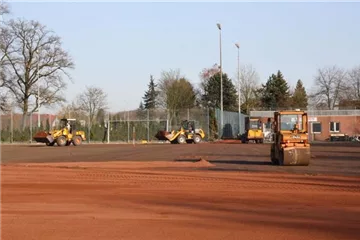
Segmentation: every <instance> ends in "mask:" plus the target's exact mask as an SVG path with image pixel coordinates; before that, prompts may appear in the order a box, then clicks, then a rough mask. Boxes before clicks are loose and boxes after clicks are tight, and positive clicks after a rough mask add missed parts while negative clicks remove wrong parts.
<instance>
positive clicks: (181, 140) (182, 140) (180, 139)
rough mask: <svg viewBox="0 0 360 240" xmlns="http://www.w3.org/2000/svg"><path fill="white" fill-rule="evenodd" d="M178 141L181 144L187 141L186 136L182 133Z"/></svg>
mask: <svg viewBox="0 0 360 240" xmlns="http://www.w3.org/2000/svg"><path fill="white" fill-rule="evenodd" d="M177 142H178V143H180V144H183V143H186V137H185V136H184V135H182V134H180V135H179V136H178V137H177Z"/></svg>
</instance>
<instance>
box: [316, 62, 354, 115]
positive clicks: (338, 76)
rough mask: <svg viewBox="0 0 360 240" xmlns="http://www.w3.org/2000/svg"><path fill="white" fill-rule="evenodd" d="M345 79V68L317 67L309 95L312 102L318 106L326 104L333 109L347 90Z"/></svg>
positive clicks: (321, 106) (322, 106) (327, 107)
mask: <svg viewBox="0 0 360 240" xmlns="http://www.w3.org/2000/svg"><path fill="white" fill-rule="evenodd" d="M346 80H347V79H346V72H345V70H344V69H342V68H339V67H337V66H331V67H324V68H321V69H318V71H317V75H316V77H315V88H314V92H313V93H312V94H311V95H310V98H311V100H312V102H313V103H314V104H315V105H316V106H317V107H318V108H324V107H325V106H326V109H329V110H333V109H334V108H335V107H336V106H337V105H338V104H339V101H340V100H341V99H342V98H343V97H345V96H346V94H347V92H348V90H349V89H348V87H347V85H346Z"/></svg>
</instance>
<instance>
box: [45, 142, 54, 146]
mask: <svg viewBox="0 0 360 240" xmlns="http://www.w3.org/2000/svg"><path fill="white" fill-rule="evenodd" d="M54 144H55V142H51V143H46V146H49V147H52V146H54Z"/></svg>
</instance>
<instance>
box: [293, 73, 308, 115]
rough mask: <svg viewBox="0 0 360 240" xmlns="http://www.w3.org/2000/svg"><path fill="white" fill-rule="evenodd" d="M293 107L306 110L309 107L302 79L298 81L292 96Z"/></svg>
mask: <svg viewBox="0 0 360 240" xmlns="http://www.w3.org/2000/svg"><path fill="white" fill-rule="evenodd" d="M291 105H292V107H293V108H300V109H306V108H307V106H308V97H307V94H306V90H305V88H304V86H303V83H302V81H301V80H300V79H299V80H298V81H297V83H296V87H295V90H294V93H293V94H292V96H291Z"/></svg>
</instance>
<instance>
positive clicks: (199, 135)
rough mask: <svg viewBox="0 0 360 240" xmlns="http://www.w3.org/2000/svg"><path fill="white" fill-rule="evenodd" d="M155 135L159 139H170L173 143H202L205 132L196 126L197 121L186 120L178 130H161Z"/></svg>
mask: <svg viewBox="0 0 360 240" xmlns="http://www.w3.org/2000/svg"><path fill="white" fill-rule="evenodd" d="M155 137H156V138H157V139H158V140H163V141H170V143H172V144H177V143H180V144H183V143H200V142H202V140H203V139H204V138H205V132H204V131H203V130H202V129H200V128H199V129H198V128H195V121H189V120H184V121H182V122H181V126H180V128H179V129H178V130H173V131H171V132H167V131H159V132H158V133H157V134H156V136H155Z"/></svg>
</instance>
